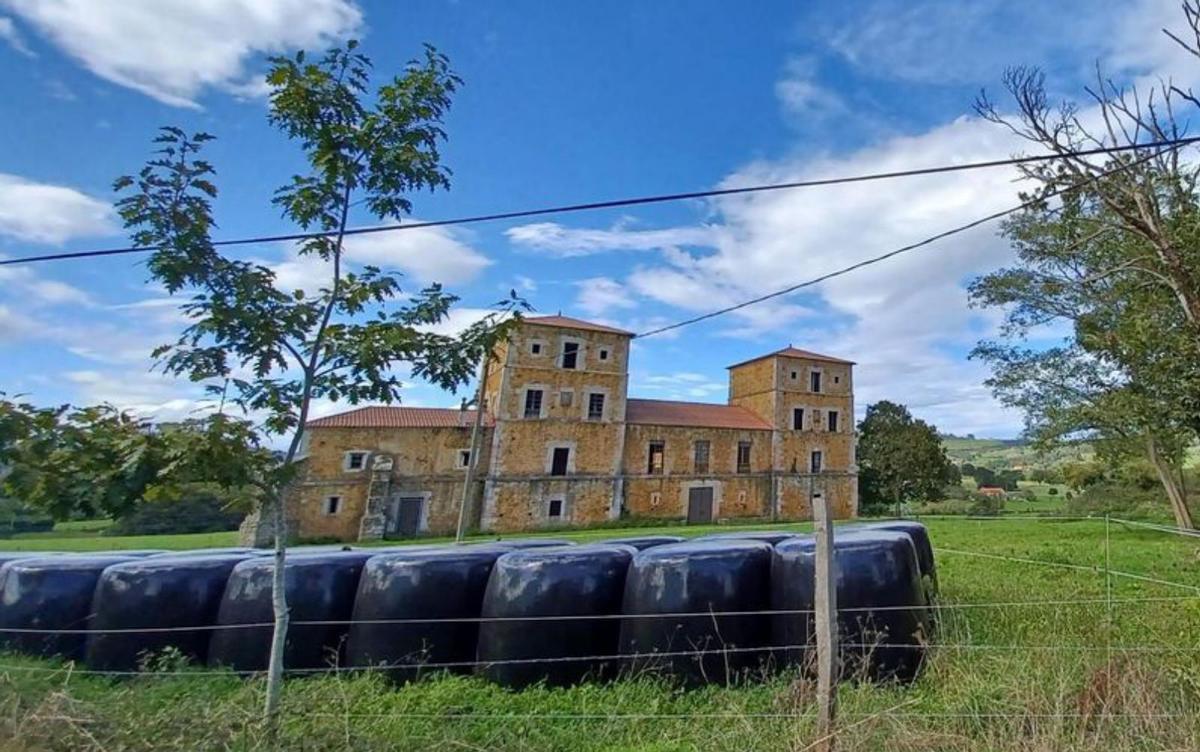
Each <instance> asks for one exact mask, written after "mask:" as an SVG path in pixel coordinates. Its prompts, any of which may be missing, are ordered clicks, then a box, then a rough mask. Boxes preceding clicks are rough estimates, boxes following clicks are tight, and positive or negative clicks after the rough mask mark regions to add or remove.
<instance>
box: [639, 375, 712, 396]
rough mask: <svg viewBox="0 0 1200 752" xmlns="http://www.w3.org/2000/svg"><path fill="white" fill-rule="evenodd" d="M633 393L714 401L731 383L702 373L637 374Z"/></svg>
mask: <svg viewBox="0 0 1200 752" xmlns="http://www.w3.org/2000/svg"><path fill="white" fill-rule="evenodd" d="M629 388H630V391H631V393H636V394H645V395H648V396H650V397H652V398H654V399H680V400H703V401H713V400H715V399H716V398H718V397H723V396H725V395H727V394H728V393H729V385H728V384H727V383H725V382H724V381H715V380H713V379H711V378H709V377H708V376H705V375H704V374H701V373H691V372H689V371H678V372H676V373H668V374H635V375H634V376H633V379H632V382H631V384H630V387H629Z"/></svg>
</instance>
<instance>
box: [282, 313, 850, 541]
mask: <svg viewBox="0 0 1200 752" xmlns="http://www.w3.org/2000/svg"><path fill="white" fill-rule="evenodd" d="M632 336H633V335H632V334H630V333H629V332H624V331H621V330H619V329H613V328H610V327H607V326H601V325H599V324H593V323H589V322H586V321H580V320H578V319H573V318H568V317H565V316H543V317H536V318H527V319H525V320H524V322H523V324H522V325H521V327H520V328H519V329H518V331H516V332H515V333H514V335H513V336H512V337H511V338H510V339H509V341H508V342H507V343H506V344H505V345H503V346H502V347H500V348H499V349H498V350H497V352H496V353H494V355H493V357H492V359H491V360H490V361H489V365H488V368H487V370H486V375H485V381H484V385H483V386H484V389H483V391H484V395H485V402H484V415H483V416H482V420H481V429H480V433H481V437H480V438H481V440H480V441H479V442H478V446H479V451H478V457H476V458H474V459H475V460H476V463H475V468H474V470H473V475H474V478H473V480H472V481H471V487H470V488H469V489H466V494H465V499H466V502H467V507H466V515H467V522H468V525H469V526H470V527H472V528H482V529H484V530H495V531H518V530H531V529H537V528H545V527H550V526H556V525H573V526H582V525H589V524H595V523H599V522H605V521H607V520H615V519H618V518H619V517H622V516H626V517H631V518H662V519H664V520H668V519H671V520H686V521H687V522H691V523H705V522H711V521H716V520H723V519H732V518H757V519H764V520H802V519H808V518H809V517H810V516H811V500H812V497H813V496H814V495H816V494H823V495H824V496H825V498H826V499H827V500H828V502H829V503H830V505H831V509H832V510H833V511H834V513H835V514H836V515H837V516H839V517H851V516H854V515H855V514H856V512H857V508H858V478H857V468H856V466H855V459H854V440H855V436H854V392H853V373H852V369H853V365H854V364H853V363H852V362H850V361H848V360H842V359H840V358H833V357H829V356H827V355H819V354H817V353H812V352H807V351H804V350H798V349H796V348H792V347H788V348H785V349H783V350H779V351H777V352H773V353H768V354H766V355H763V356H760V357H757V358H754V359H752V360H748V361H746V362H744V363H738V364H737V365H734V366H730V368H729V399H728V403H727V404H723V405H722V404H705V403H697V402H674V401H664V400H647V399H632V398H629V397H628V382H629V344H630V340H631V339H632ZM474 423H475V413H474V411H473V410H456V409H432V408H419V407H364V408H359V409H356V410H351V411H349V412H345V413H341V414H338V415H332V416H329V417H326V418H320V419H317V420H313V421H311V422H309V424H308V428H309V431H308V439H307V447H306V456H307V460H306V462H307V465H306V470H305V475H304V479H303V481H302V482H301V484H300V486H299V488H298V492H297V493H296V494H295V496H294V497H293V498H292V499H291V500H290V501H289V517H290V519H291V520H292V525H293V530H294V531H296V534H297V535H298V536H299V537H301V538H306V539H312V538H338V539H342V540H354V539H372V538H378V537H381V536H383V537H393V536H397V537H398V536H407V535H415V534H420V533H426V532H428V533H448V532H452V531H453V530H454V529H455V526H456V523H457V520H458V515H459V509H460V506H461V504H462V502H463V500H464V484H465V483H466V478H467V472H468V465H469V464H470V463H471V460H472V457H471V434H472V427H473V425H474Z"/></svg>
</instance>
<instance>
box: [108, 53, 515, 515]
mask: <svg viewBox="0 0 1200 752" xmlns="http://www.w3.org/2000/svg"><path fill="white" fill-rule="evenodd" d="M356 50H357V43H355V42H350V43H348V44H347V45H346V46H345V47H344V48H336V49H333V50H330V51H329V52H328V53H327V54H326V55H324V56H323V57H322V58H320V59H319V60H315V61H310V60H309V59H308V57H307V56H306V55H305V54H304V53H303V52H301V53H298V54H296V55H295V56H294V57H290V58H289V57H276V58H273V59H272V68H271V71H270V73H269V74H268V76H267V83H268V85H269V86H270V87H271V95H270V109H269V113H268V119H269V121H270V123H271V124H272V125H274V126H275V127H276V128H278V129H279V130H280V131H281V132H282V133H283V134H284V135H285V136H287V137H288V138H289V139H292V140H294V141H296V142H297V143H298V144H299V146H300V148H301V151H302V152H303V155H304V160H305V162H306V164H307V170H306V171H305V172H303V173H300V174H296V175H293V176H292V178H291V179H290V180H289V181H288V182H287V183H286V184H285V185H283V186H282V187H280V188H279V189H278V190H277V191H276V192H275V196H274V199H273V203H274V204H275V205H276V206H277V207H278V208H279V209H280V211H281V212H282V214H283V216H284V217H285V218H287V219H289V220H291V221H292V222H294V223H295V224H296V225H297V226H299V227H300V228H302V229H304V230H307V231H310V232H314V233H315V234H314V235H313V236H311V237H308V238H306V239H303V240H301V241H300V242H299V244H298V250H299V253H300V254H301V255H302V256H306V257H310V258H313V259H319V261H320V262H321V263H323V264H324V268H325V269H326V270H327V273H328V277H327V279H328V282H327V283H326V284H325V285H324V286H322V287H321V288H320V289H317V290H283V289H280V287H279V286H278V284H277V280H276V278H275V274H274V272H273V271H272V270H271V269H270V268H268V267H266V266H264V265H262V264H257V263H254V262H250V261H243V260H237V259H231V258H227V257H225V256H223V255H221V254H220V253H219V252H218V250H217V248H216V247H215V246H214V244H213V241H212V239H211V237H210V231H211V228H212V227H213V226H214V224H215V223H214V220H213V216H212V199H213V198H215V197H216V195H217V188H216V185H215V184H214V183H213V181H212V177H213V175H214V173H215V170H214V168H213V166H212V165H211V164H209V163H208V162H207V161H205V160H203V159H202V158H201V157H200V152H201V151H202V149H203V147H204V144H205V143H206V142H207V141H209V140H211V138H212V136H210V135H208V134H204V133H198V134H195V135H192V136H189V135H187V134H186V133H184V132H183V131H182V130H180V129H178V128H164V129H163V130H162V132H161V134H160V135H159V137H158V138H157V139H156V141H157V142H158V143H159V144H160V149H159V151H158V156H156V157H155V158H154V159H151V160H150V161H149V162H148V163H147V164H146V166H145V167H144V168H143V169H142V170H141V171H140V172H139V173H138V175H137V176H136V177H123V178H120V179H118V180H117V181H116V184H115V186H116V188H117V189H118V190H121V191H124V192H125V195H124V196H123V197H122V198H121V199H120V201H118V203H117V209H118V211H119V213H120V215H121V217H122V219H123V220H124V222H125V226H126V227H127V228H129V229H130V230H131V232H132V237H133V240H134V242H136V243H138V244H139V245H147V246H153V247H154V248H155V249H156V250H155V252H154V253H153V254H152V255H151V257H150V260H149V263H148V268H149V270H150V274H151V277H152V278H153V279H154V280H156V281H157V282H159V283H161V284H162V285H163V286H164V287H165V288H166V289H167V290H168V291H169V292H170V293H172V294H181V293H186V294H188V295H189V296H190V298H189V302H187V303H184V304H183V305H182V309H183V310H184V312H185V314H186V315H187V317H188V319H189V320H190V322H191V323H190V324H189V326H188V327H187V328H186V329H185V330H184V332H183V333H182V335H181V336H180V337H179V338H178V339H177V340H176V341H175V342H174V343H172V344H169V345H164V346H162V347H160V348H158V349H157V350H156V351H155V357H156V358H158V359H159V361H158V362H159V365H160V366H161V367H162V368H163V370H165V371H166V372H168V373H172V374H175V375H179V376H186V377H187V378H189V379H191V380H192V381H198V382H208V383H209V389H210V390H213V391H220V392H222V393H225V391H226V390H229V391H230V399H231V400H232V401H233V402H235V403H237V404H238V405H240V406H241V407H242V408H243V409H245V410H247V411H257V412H259V413H260V414H263V415H264V416H265V418H264V425H265V426H266V428H267V430H268V431H270V432H272V433H277V434H282V433H286V432H289V431H290V432H291V433H292V440H291V444H290V446H289V448H288V451H287V454H286V457H285V462H284V463H283V464H282V465H280V467H279V468H278V469H277V472H276V473H275V474H274V476H273V477H272V478H271V480H270V483H269V484H268V485H269V486H270V488H271V489H272V492H271V493H272V494H275V493H277V492H278V491H279V489H281V488H283V487H284V486H285V485H286V484H287V482H289V480H290V477H291V473H293V472H294V468H293V467H292V466H291V464H290V463H291V459H292V458H293V457H294V456H295V453H296V451H297V449H298V447H299V444H300V439H301V436H302V435H303V425H304V422H305V420H306V419H307V415H308V407H309V404H310V403H311V401H312V400H313V399H314V398H324V399H329V400H332V401H339V400H346V401H348V402H350V403H351V404H356V403H360V402H364V401H371V402H383V403H389V402H394V401H398V400H399V398H400V390H401V387H402V383H401V381H400V377H399V375H398V373H397V371H396V366H397V365H399V364H401V363H403V364H407V365H408V366H409V367H410V369H411V371H412V374H413V375H414V376H415V377H417V378H421V379H425V380H426V381H429V382H431V383H433V384H435V385H437V386H439V387H442V388H445V389H454V388H457V387H459V386H461V385H462V384H464V383H465V382H466V381H467V380H468V379H469V378H470V377H471V376H472V375H473V373H474V369H475V366H476V364H478V362H479V361H480V360H481V359H482V358H483V357H484V355H485V354H486V353H489V352H490V351H491V350H492V348H494V347H495V345H496V343H497V342H498V341H500V340H501V339H503V338H504V337H506V336H507V331H508V326H510V325H511V320H512V318H514V316H510V315H509V314H519V312H520V311H521V310H525V309H526V308H527V305H526V304H525V302H524V301H523V300H521V299H520V298H519V297H518V296H517V295H516V293H515V292H514V293H512V294H511V295H510V296H509V297H508V298H507V299H505V300H503V301H501V302H500V303H498V304H497V311H496V312H495V313H494V314H493V315H491V316H489V317H487V318H485V319H484V320H483V321H480V322H478V323H476V324H474V325H472V326H470V327H468V328H467V329H466V330H464V331H463V332H461V333H460V334H459V335H457V336H453V337H452V336H448V335H444V334H439V333H436V332H435V331H433V329H434V326H435V325H436V324H438V323H440V322H442V321H444V320H445V319H446V317H447V316H448V315H449V313H450V310H451V308H452V306H453V305H454V304H455V303H457V302H458V298H457V297H456V296H454V295H451V294H449V293H447V292H445V291H444V290H443V289H442V288H441V286H440V285H437V284H434V285H431V286H429V287H427V288H425V289H422V290H419V291H416V292H413V293H409V294H407V295H405V294H404V293H403V292H402V290H401V287H400V281H399V277H398V275H396V274H393V273H389V272H386V271H384V270H381V269H379V268H376V267H371V266H365V267H362V268H358V269H354V268H351V267H350V266H349V265H348V264H347V263H346V262H345V259H344V248H343V241H344V238H345V234H346V229H347V224H348V221H349V218H350V216H351V210H352V207H354V206H360V205H361V206H362V207H364V208H365V210H366V212H367V213H368V214H369V215H370V216H371V217H372V218H374V219H376V220H380V219H390V220H399V219H401V218H402V217H403V216H404V215H407V214H408V212H409V211H410V209H411V202H410V199H409V198H408V195H409V194H410V193H412V192H414V191H418V190H435V189H444V188H447V187H449V171H448V170H447V169H445V168H444V167H443V166H442V165H441V154H440V151H439V149H440V144H441V142H442V141H443V140H444V138H445V133H444V132H443V130H442V120H443V118H444V115H445V113H446V111H447V109H448V108H449V106H450V97H451V95H452V94H453V92H454V91H455V90H456V88H457V87H458V85H459V83H460V81H459V79H458V77H457V76H455V75H454V74H453V73H452V72H451V71H450V70H449V66H448V63H447V61H446V59H445V57H443V56H442V55H440V54H438V53H437V52H436V51H435V50H433V49H432V48H426V50H425V55H424V57H423V58H422V59H421V60H419V61H414V62H412V63H410V64H409V65H408V67H407V68H406V70H405V72H404V74H403V75H401V76H397V77H395V78H393V79H392V80H390V81H388V82H386V83H385V84H383V85H382V86H380V87H379V88H378V89H377V90H376V91H375V93H374V97H373V101H371V102H370V103H368V101H367V100H368V83H369V78H370V69H371V63H370V60H368V59H367V58H366V57H365V56H363V55H362V54H360V53H358V52H357V51H356ZM402 297H403V298H404V302H401V303H398V302H397V301H398V299H400V298H402ZM217 380H219V382H220V383H214V382H215V381H217Z"/></svg>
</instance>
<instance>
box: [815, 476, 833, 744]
mask: <svg viewBox="0 0 1200 752" xmlns="http://www.w3.org/2000/svg"><path fill="white" fill-rule="evenodd" d="M823 490H824V489H822V491H823ZM809 498H810V499H811V500H812V512H813V522H814V523H815V526H816V537H817V561H816V578H817V581H816V592H815V610H816V628H817V745H816V749H817V750H818V751H819V752H832V750H833V749H834V743H835V739H834V727H835V723H836V718H837V676H838V654H837V653H838V635H837V563H836V561H835V560H834V556H833V519H832V518H831V517H830V514H829V503H828V501H826V499H825V494H824V493H820V494H814V493H813V492H812V478H809Z"/></svg>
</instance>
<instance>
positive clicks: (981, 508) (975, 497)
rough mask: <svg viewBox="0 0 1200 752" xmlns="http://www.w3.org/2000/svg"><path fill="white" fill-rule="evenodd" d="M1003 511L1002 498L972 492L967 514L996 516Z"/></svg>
mask: <svg viewBox="0 0 1200 752" xmlns="http://www.w3.org/2000/svg"><path fill="white" fill-rule="evenodd" d="M1003 511H1004V498H1003V497H999V496H988V495H985V494H980V493H977V494H972V495H971V503H970V505H969V506H968V507H967V514H970V515H975V516H979V517H996V516H998V515H999V514H1000V513H1002V512H1003Z"/></svg>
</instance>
